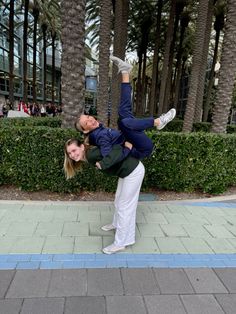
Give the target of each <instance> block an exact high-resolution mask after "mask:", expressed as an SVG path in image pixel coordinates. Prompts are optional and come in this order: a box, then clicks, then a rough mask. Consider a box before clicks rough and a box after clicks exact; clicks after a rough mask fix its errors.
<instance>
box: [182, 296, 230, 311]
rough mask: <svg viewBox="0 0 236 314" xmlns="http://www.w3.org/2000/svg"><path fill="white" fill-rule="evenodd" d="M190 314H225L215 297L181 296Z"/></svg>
mask: <svg viewBox="0 0 236 314" xmlns="http://www.w3.org/2000/svg"><path fill="white" fill-rule="evenodd" d="M180 297H181V299H182V301H183V304H184V306H185V308H186V311H187V313H188V314H199V313H201V314H210V313H212V314H213V313H214V314H225V313H224V311H223V310H222V308H221V306H220V305H219V303H217V301H216V299H215V298H214V296H213V295H182V296H180Z"/></svg>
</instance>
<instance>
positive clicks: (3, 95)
mask: <svg viewBox="0 0 236 314" xmlns="http://www.w3.org/2000/svg"><path fill="white" fill-rule="evenodd" d="M28 18H29V24H30V21H31V20H32V16H31V15H30V13H29V17H28ZM14 19H15V33H14V98H15V106H14V107H15V108H17V104H18V102H19V100H20V99H22V98H23V79H22V78H23V23H21V26H20V27H19V26H17V25H19V22H22V19H23V14H22V15H21V14H18V15H15V18H14ZM8 24H9V10H8V9H6V8H4V9H3V6H1V7H0V105H1V104H2V105H3V104H7V102H8V97H9V40H8ZM30 34H31V33H30V32H29V37H28V51H27V63H28V65H27V71H28V73H27V81H28V101H29V102H31V101H32V100H33V88H32V82H33V38H32V34H31V35H30ZM42 48H43V47H42V42H38V44H37V52H36V77H37V78H36V85H37V102H38V103H42V102H43V68H44V67H43V51H42ZM86 63H87V65H86V71H85V76H86V93H85V104H86V105H85V111H88V110H89V109H90V108H95V107H96V92H97V70H96V65H95V63H93V62H91V61H89V60H86ZM46 71H47V74H46V101H47V102H51V101H52V47H51V46H49V47H48V48H47V56H46ZM55 71H56V73H55V85H54V102H55V104H56V105H57V104H61V49H60V43H59V42H58V45H57V49H56V52H55Z"/></svg>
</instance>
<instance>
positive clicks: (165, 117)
mask: <svg viewBox="0 0 236 314" xmlns="http://www.w3.org/2000/svg"><path fill="white" fill-rule="evenodd" d="M175 115H176V110H175V109H174V108H172V109H170V110H169V111H168V112H167V113H164V114H162V115H161V116H160V117H159V119H160V124H159V125H158V126H157V130H161V129H163V128H164V127H165V126H166V125H167V123H169V122H170V121H172V120H173V119H174V117H175Z"/></svg>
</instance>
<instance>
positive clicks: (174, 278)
mask: <svg viewBox="0 0 236 314" xmlns="http://www.w3.org/2000/svg"><path fill="white" fill-rule="evenodd" d="M153 271H154V274H155V276H156V278H157V283H158V286H159V287H160V289H161V294H181V293H183V294H184V293H188V294H191V293H194V290H193V287H192V286H191V283H190V281H189V280H188V277H187V275H186V273H185V272H184V271H183V269H180V268H177V269H164V268H163V269H162V268H160V269H158V268H155V269H153Z"/></svg>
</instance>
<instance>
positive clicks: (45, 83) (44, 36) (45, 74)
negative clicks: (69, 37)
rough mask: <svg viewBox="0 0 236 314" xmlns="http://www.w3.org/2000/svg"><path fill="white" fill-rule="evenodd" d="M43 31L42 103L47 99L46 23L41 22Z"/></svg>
mask: <svg viewBox="0 0 236 314" xmlns="http://www.w3.org/2000/svg"><path fill="white" fill-rule="evenodd" d="M42 32H43V103H44V104H46V99H47V39H46V32H47V25H46V24H42Z"/></svg>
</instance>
